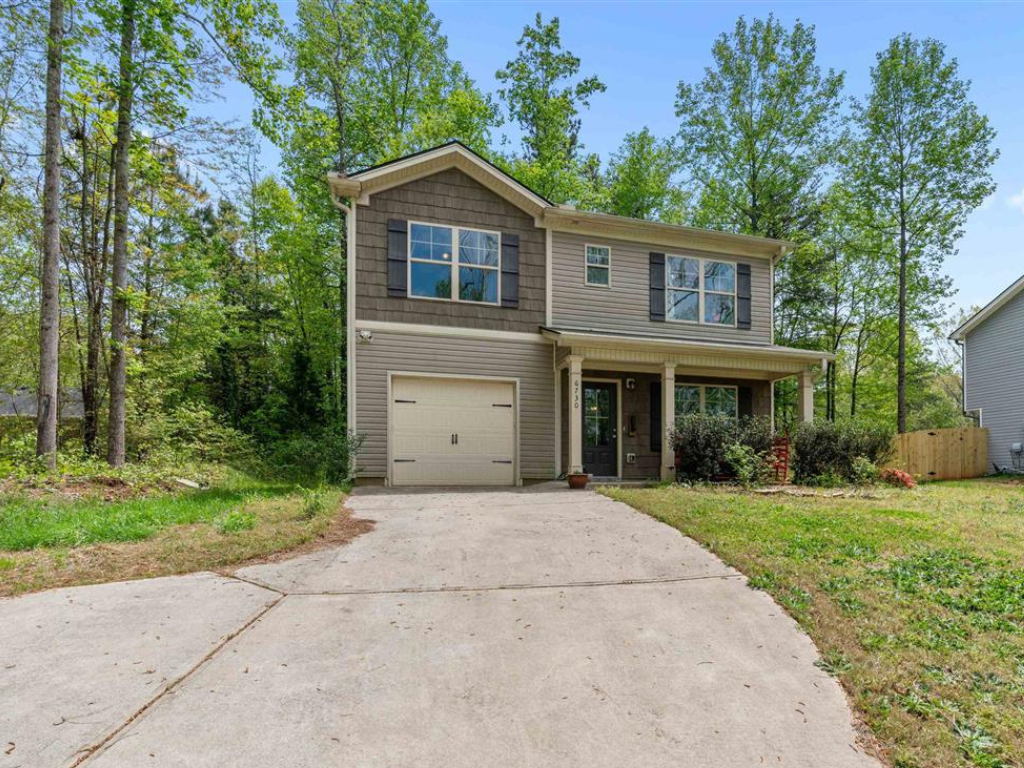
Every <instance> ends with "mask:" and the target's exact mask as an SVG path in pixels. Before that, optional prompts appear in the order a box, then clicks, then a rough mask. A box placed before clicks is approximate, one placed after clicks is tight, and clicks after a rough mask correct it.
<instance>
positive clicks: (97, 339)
mask: <svg viewBox="0 0 1024 768" xmlns="http://www.w3.org/2000/svg"><path fill="white" fill-rule="evenodd" d="M111 154H113V147H112V148H111ZM96 164H97V166H99V153H97V154H96ZM113 174H114V161H113V157H111V158H110V160H109V162H108V168H107V181H106V184H107V187H106V189H107V192H106V203H105V205H104V209H103V217H102V221H103V236H102V242H100V240H99V238H98V236H97V235H98V230H97V227H96V217H95V216H94V217H93V224H92V238H91V248H90V250H91V253H92V261H91V264H90V285H89V289H88V291H87V294H88V297H89V318H88V324H87V327H88V336H87V340H86V349H85V371H86V376H85V382H86V383H85V386H84V387H83V388H82V402H83V404H84V406H85V422H84V425H83V429H82V432H83V442H84V443H85V450H86V453H89V454H95V453H96V451H97V442H98V440H99V435H100V403H101V402H102V397H101V395H100V363H101V362H102V357H103V301H104V297H105V294H106V286H107V264H108V261H109V259H108V254H109V252H110V218H111V214H112V211H113V196H114V179H113ZM97 176H98V171H97ZM97 183H98V182H97Z"/></svg>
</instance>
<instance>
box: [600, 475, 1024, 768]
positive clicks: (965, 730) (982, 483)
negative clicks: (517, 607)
mask: <svg viewBox="0 0 1024 768" xmlns="http://www.w3.org/2000/svg"><path fill="white" fill-rule="evenodd" d="M603 492H604V493H606V494H607V495H609V496H611V497H612V498H615V499H619V500H621V501H624V502H626V503H627V504H630V505H632V506H633V507H635V508H637V509H640V510H642V511H645V512H647V513H649V514H651V515H653V516H654V517H656V518H658V519H660V520H662V521H664V522H666V523H668V524H669V525H672V526H674V527H675V528H678V529H679V530H680V531H682V532H683V533H685V534H686V535H688V536H691V537H693V538H694V539H696V540H697V541H699V542H700V543H701V544H703V545H704V546H705V547H707V548H708V549H710V550H711V551H713V552H715V553H716V554H717V555H719V556H720V557H721V558H722V559H723V560H725V561H726V562H728V563H729V564H731V565H733V566H735V567H736V568H738V569H739V570H740V571H742V572H743V573H745V574H746V575H747V576H748V577H750V583H751V586H753V587H755V588H757V589H764V590H766V591H768V592H769V593H771V594H772V595H773V596H774V597H775V599H776V600H777V601H778V602H779V603H780V604H781V605H783V606H784V607H785V608H786V609H787V610H788V611H789V612H790V614H791V615H792V616H793V617H794V618H796V620H797V621H799V622H800V624H801V625H802V626H803V627H804V628H805V629H806V630H807V632H808V633H809V634H810V635H811V636H812V637H813V638H814V640H815V642H816V643H817V644H818V648H819V649H820V650H821V654H822V658H823V662H822V664H823V666H824V667H825V668H826V669H828V670H829V671H830V672H832V673H833V674H835V675H836V676H837V677H838V678H839V679H840V681H841V682H842V683H843V685H844V686H845V687H846V689H847V691H848V692H849V694H850V697H851V700H852V701H853V702H854V704H855V705H856V706H857V707H858V708H859V710H860V712H861V713H862V715H863V717H864V719H865V720H866V721H867V723H868V724H869V725H871V727H872V728H873V730H874V732H875V734H876V736H877V737H878V739H879V740H880V742H881V744H882V745H883V746H884V747H885V749H886V750H887V751H888V754H889V757H890V759H891V760H892V762H893V764H894V765H895V766H897V768H912V767H913V768H924V767H925V766H928V767H929V768H932V767H934V768H939V767H940V766H941V767H942V768H948V767H949V766H981V767H982V768H994V767H995V766H1021V765H1024V484H1021V483H1012V482H1009V481H995V480H992V481H989V480H979V481H964V482H949V483H933V484H930V485H924V486H922V487H920V488H919V489H917V490H914V491H900V490H894V489H879V490H877V491H869V492H868V497H866V498H823V497H813V498H804V497H792V496H785V495H762V494H757V493H753V492H751V493H746V492H741V491H738V490H725V489H689V488H683V487H664V488H651V489H627V488H616V489H604V491H603Z"/></svg>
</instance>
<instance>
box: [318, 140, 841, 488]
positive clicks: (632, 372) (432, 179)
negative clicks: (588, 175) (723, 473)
mask: <svg viewBox="0 0 1024 768" xmlns="http://www.w3.org/2000/svg"><path fill="white" fill-rule="evenodd" d="M330 186H331V190H332V195H333V197H334V200H335V204H336V205H338V206H339V207H340V208H342V210H344V211H345V213H346V216H347V222H348V227H349V233H350V237H349V254H348V286H349V290H348V297H349V301H348V307H347V312H348V318H347V319H348V329H349V330H348V333H349V337H348V344H349V349H348V353H349V354H348V359H349V370H348V377H349V378H348V417H349V425H350V429H351V430H353V431H354V432H357V433H359V434H361V435H363V436H364V443H363V446H362V449H361V453H360V455H359V458H358V474H357V476H358V479H359V480H360V481H361V482H381V481H382V482H386V483H388V484H390V485H458V484H474V485H475V484H491V485H514V484H518V483H522V482H529V481H534V480H550V479H552V478H555V477H558V476H560V475H561V474H563V473H567V472H579V471H585V472H588V473H590V474H592V475H594V476H597V477H610V478H672V477H674V454H673V451H672V447H671V445H670V431H671V427H672V425H674V423H675V419H676V416H677V415H680V414H684V413H694V412H706V413H715V414H722V415H724V416H727V417H730V418H739V417H742V416H744V415H753V414H771V413H772V410H773V407H772V397H773V395H772V393H773V386H772V383H773V382H774V381H776V380H779V379H782V378H786V377H798V378H799V382H800V386H799V416H800V418H801V419H804V420H809V419H811V418H812V413H813V397H812V384H813V375H814V371H815V370H816V367H817V366H820V365H821V364H822V362H823V357H822V355H821V353H817V352H810V351H807V350H800V349H791V348H786V347H780V346H776V345H775V344H774V339H773V329H772V323H773V289H774V286H773V281H774V277H773V276H774V265H775V262H776V260H777V259H778V258H779V257H781V256H782V255H783V254H785V253H786V252H787V250H788V249H789V248H790V244H789V243H785V242H780V241H777V240H768V239H764V238H758V237H748V236H743V235H733V234H726V233H721V232H712V231H706V230H700V229H693V228H690V227H683V226H674V225H668V224H661V223H654V222H647V221H639V220H635V219H629V218H623V217H619V216H610V215H606V214H597V213H586V212H583V211H579V210H575V209H574V208H572V207H568V206H560V205H554V204H552V203H551V202H549V201H548V200H545V199H544V198H543V197H541V196H540V195H538V194H537V193H535V192H533V191H532V190H530V189H529V188H527V187H526V186H524V185H523V184H521V183H520V182H518V181H517V180H516V179H514V178H512V177H511V176H509V175H508V174H506V173H504V172H503V171H501V170H500V169H498V168H497V167H495V166H494V165H492V164H490V163H489V162H487V161H486V160H484V159H483V158H481V157H480V156H478V155H476V154H475V153H473V152H472V151H470V150H469V149H467V148H466V147H464V146H463V145H461V144H458V143H451V144H446V145H444V146H441V147H437V148H434V149H430V150H427V151H424V152H420V153H417V154H415V155H411V156H409V157H405V158H401V159H399V160H394V161H391V162H388V163H384V164H382V165H379V166H376V167H373V168H369V169H366V170H364V171H360V172H359V173H354V174H351V175H348V176H340V175H336V174H335V175H331V177H330Z"/></svg>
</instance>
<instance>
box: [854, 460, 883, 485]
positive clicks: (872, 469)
mask: <svg viewBox="0 0 1024 768" xmlns="http://www.w3.org/2000/svg"><path fill="white" fill-rule="evenodd" d="M877 480H878V467H876V466H875V464H874V462H873V461H871V459H869V458H868V457H867V456H855V457H854V459H853V464H852V465H851V466H850V481H851V482H852V483H853V484H854V485H871V484H872V483H874V482H876V481H877Z"/></svg>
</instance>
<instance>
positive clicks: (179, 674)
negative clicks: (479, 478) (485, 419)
mask: <svg viewBox="0 0 1024 768" xmlns="http://www.w3.org/2000/svg"><path fill="white" fill-rule="evenodd" d="M350 506H351V507H352V509H353V510H354V512H355V514H356V515H357V516H361V517H368V518H371V519H374V520H376V521H377V526H376V528H375V529H374V530H373V531H372V532H370V533H368V534H366V535H363V536H361V537H359V538H358V539H356V540H355V541H354V542H352V543H351V544H349V545H348V546H345V547H342V548H338V549H332V550H324V551H321V552H317V553H313V554H310V555H306V556H303V557H299V558H296V559H294V560H290V561H286V562H282V563H276V564H269V565H261V566H255V567H250V568H246V569H243V570H242V571H240V572H238V573H237V574H236V576H237V578H226V577H220V576H215V575H212V574H198V575H194V576H186V577H178V578H167V579H154V580H149V581H142V582H130V583H124V584H111V585H103V586H97V587H82V588H77V589H66V590H58V591H53V592H48V593H43V594H39V595H31V596H28V597H23V598H19V599H16V600H9V601H6V602H3V603H0V768H8V767H9V766H10V767H13V766H33V767H36V766H38V767H40V768H42V767H44V766H69V765H86V766H90V767H92V766H95V767H96V768H113V767H114V766H119V767H123V768H129V767H130V768H137V767H138V766H146V765H152V766H161V767H164V766H204V767H205V766H209V767H210V768H215V767H216V768H227V767H229V766H239V767H241V766H245V768H253V767H258V766H267V767H268V768H269V767H270V766H273V767H274V768H280V767H282V766H289V767H290V768H291V767H295V768H304V767H307V766H308V767H309V768H323V766H334V765H337V766H342V765H343V766H353V767H354V768H355V767H357V766H358V767H359V768H364V767H371V766H373V767H376V766H382V767H383V766H394V767H395V768H412V767H417V768H419V767H422V768H428V767H429V768H433V767H434V766H437V767H441V766H444V767H445V768H449V767H451V768H462V767H465V768H479V767H480V766H502V767H504V766H543V767H544V768H547V767H548V766H566V767H568V766H580V765H586V766H588V768H603V767H607V768H626V767H628V766H636V767H637V768H641V767H642V768H659V767H661V766H681V765H691V766H701V767H702V768H705V767H707V768H712V767H717V766H722V767H723V768H725V767H728V768H734V767H736V766H764V765H773V766H807V767H808V768H810V767H811V766H814V767H815V768H818V767H819V766H826V765H827V766H830V768H847V767H849V768H867V767H869V766H876V767H877V766H878V765H879V763H878V762H877V761H875V760H874V759H873V758H871V757H869V756H867V755H866V754H865V752H864V750H863V749H862V747H861V746H860V745H859V744H858V742H857V736H856V732H855V729H854V726H853V723H852V719H851V714H850V710H849V708H848V706H847V702H846V700H845V698H844V696H843V694H842V691H841V690H840V688H839V686H838V685H837V684H836V683H835V681H834V680H832V679H831V678H830V677H829V676H828V675H826V674H824V673H823V672H822V671H820V670H819V669H818V668H817V667H815V666H814V661H815V659H816V658H817V655H816V651H815V649H814V646H813V645H812V643H811V642H810V641H809V639H808V638H807V637H806V636H805V635H804V634H803V633H801V632H800V630H799V629H798V628H797V626H796V625H795V624H794V622H793V621H792V620H790V619H789V618H788V617H787V616H786V615H785V614H784V613H783V612H782V611H781V610H780V609H779V608H778V607H777V606H776V605H775V604H774V603H773V602H772V601H771V600H770V599H769V598H768V597H767V596H766V595H765V594H764V593H762V592H756V591H754V590H751V589H749V588H748V587H747V586H746V584H745V581H744V579H743V578H742V577H741V576H740V575H739V574H737V573H736V572H735V571H733V570H731V569H729V568H727V567H726V566H725V565H723V564H722V563H721V562H720V561H719V560H718V559H717V558H715V557H713V556H712V555H710V554H708V553H707V552H705V551H704V550H702V549H701V548H700V547H698V546H697V545H696V544H694V543H693V542H692V541H690V540H689V539H686V538H684V537H683V536H681V535H679V534H678V533H677V532H676V531H675V530H673V529H671V528H669V527H667V526H664V525H662V524H660V523H657V522H655V521H653V520H651V519H650V518H648V517H646V516H644V515H641V514H639V513H637V512H635V511H633V510H632V509H630V508H629V507H626V506H624V505H622V504H618V503H616V502H613V501H611V500H609V499H606V498H604V497H601V496H598V495H596V494H593V493H589V492H569V491H566V490H561V489H560V488H556V487H554V486H543V487H539V488H533V489H523V490H518V491H502V492H483V491H478V492H465V491H463V492H420V493H415V492H408V493H396V492H389V491H384V490H382V489H381V490H377V491H376V492H363V493H357V494H356V495H354V496H353V497H352V498H351V499H350Z"/></svg>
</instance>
